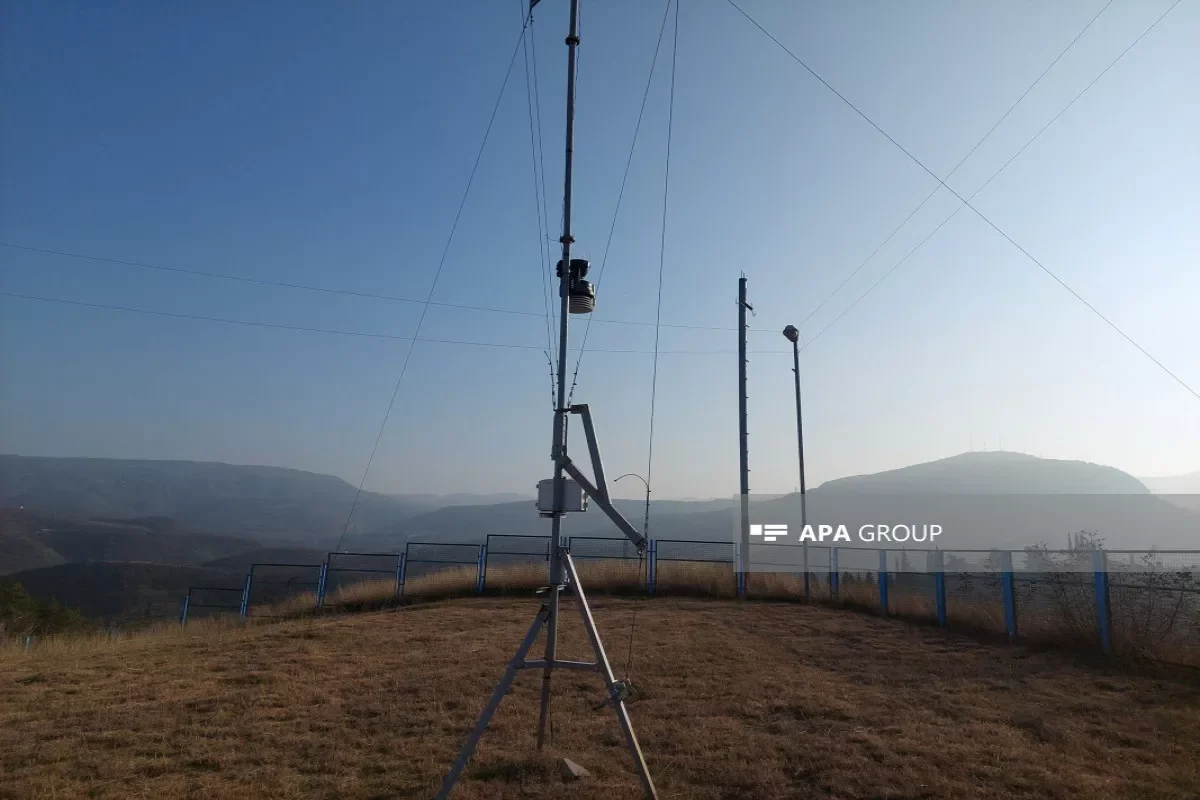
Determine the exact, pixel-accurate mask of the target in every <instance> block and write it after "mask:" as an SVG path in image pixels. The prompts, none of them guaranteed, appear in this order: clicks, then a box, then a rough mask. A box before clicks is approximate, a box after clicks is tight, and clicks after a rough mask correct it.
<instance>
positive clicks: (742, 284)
mask: <svg viewBox="0 0 1200 800" xmlns="http://www.w3.org/2000/svg"><path fill="white" fill-rule="evenodd" d="M749 307H750V304H749V303H747V302H746V278H745V276H742V277H741V278H738V469H739V472H740V476H741V484H740V486H739V488H738V492H739V495H740V497H739V498H738V499H739V501H740V511H741V523H742V524H741V547H740V548H739V555H740V559H739V562H738V594H739V595H744V594H745V592H746V572H747V570H748V568H749V562H750V446H749V435H750V434H749V433H748V432H747V430H746V309H747V308H749Z"/></svg>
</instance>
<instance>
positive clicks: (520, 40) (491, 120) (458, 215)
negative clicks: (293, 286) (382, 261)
mask: <svg viewBox="0 0 1200 800" xmlns="http://www.w3.org/2000/svg"><path fill="white" fill-rule="evenodd" d="M532 13H533V11H532V9H531V10H530V14H531V15H532ZM528 29H529V26H528V21H526V24H524V25H522V26H521V35H520V36H518V37H517V43H516V45H514V46H513V51H512V56H511V57H510V58H509V59H508V69H506V70H505V71H504V80H503V81H501V82H500V91H499V92H498V93H497V94H496V102H495V103H494V104H493V105H492V113H491V116H489V117H488V122H487V127H486V128H484V131H483V140H482V141H481V142H480V143H479V151H478V152H477V153H476V154H475V163H474V164H472V165H471V174H470V175H468V176H467V185H466V187H465V188H464V189H463V195H462V200H460V201H459V203H458V210H457V211H455V212H454V222H452V223H451V224H450V233H449V235H447V236H446V246H445V247H443V248H442V257H441V258H440V259H439V260H438V265H437V270H435V271H434V273H433V283H432V284H430V286H429V293H428V294H427V295H426V296H425V302H424V304H423V305H422V306H421V315H420V316H419V317H418V318H417V327H416V330H415V331H414V332H413V336H412V339H411V340H410V341H409V343H408V352H407V353H405V354H404V362H403V363H402V364H401V365H400V372H399V374H397V375H396V385H395V386H393V387H392V396H391V398H389V400H388V404H387V409H386V410H385V411H384V412H383V421H382V422H380V424H379V432H378V433H377V434H375V443H374V444H372V445H371V455H370V456H369V457H368V458H367V466H366V467H365V468H364V469H363V474H362V479H361V480H359V482H358V488H357V489H356V490H355V492H354V502H353V503H351V504H350V513H349V514H347V515H346V524H345V525H344V526H343V527H342V534H341V536H339V537H338V543H337V547H335V548H334V550H341V549H342V541H343V540H344V539H345V538H346V533H347V532H348V531H349V530H350V523H351V521H352V520H353V519H354V510H355V509H356V508H358V500H359V498H360V497H362V491H363V486H364V485H365V484H366V482H367V475H368V474H369V473H370V472H371V465H372V464H373V463H374V462H375V454H376V453H377V452H379V442H380V441H381V440H382V439H383V432H384V430H385V429H386V428H387V424H388V419H390V418H391V416H392V408H394V407H395V405H396V395H398V394H399V393H400V384H401V383H402V382H403V381H404V374H405V373H406V372H408V365H409V362H410V361H412V354H413V350H414V349H415V348H416V346H417V337H418V336H420V335H421V326H422V325H424V324H425V315H426V314H428V313H429V305H430V303H431V302H432V301H433V293H434V292H435V291H437V285H438V280H439V279H440V278H441V277H442V270H443V269H444V268H445V266H446V257H447V256H448V255H449V254H450V245H451V244H453V242H454V234H455V233H456V232H457V231H458V223H459V221H460V220H461V219H462V213H463V209H464V208H466V206H467V198H468V197H469V196H470V195H471V186H472V185H474V183H475V175H476V173H477V172H478V171H479V162H480V161H482V160H483V151H484V149H486V148H487V142H488V138H489V137H490V136H491V133H492V125H494V124H495V122H496V114H497V113H498V112H499V111H500V103H501V101H502V100H504V90H505V89H507V88H508V79H509V77H510V76H511V75H512V71H513V65H514V64H516V63H517V54H518V53H520V52H521V46H522V45H523V44H524V43H525V33H526V31H528Z"/></svg>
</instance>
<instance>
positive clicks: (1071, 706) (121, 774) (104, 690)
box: [0, 598, 1200, 800]
mask: <svg viewBox="0 0 1200 800" xmlns="http://www.w3.org/2000/svg"><path fill="white" fill-rule="evenodd" d="M594 603H595V605H596V612H597V619H598V622H599V625H600V627H601V630H602V632H603V634H604V635H605V637H606V644H607V647H608V650H609V654H610V657H611V658H612V660H613V662H614V666H615V667H616V669H617V671H618V673H623V672H624V665H625V660H626V646H627V642H628V635H629V624H630V617H631V613H632V611H633V609H634V608H635V607H637V608H638V609H639V611H638V619H637V627H636V632H637V633H636V639H635V645H636V646H635V649H634V662H633V670H632V678H633V682H634V684H635V686H636V687H637V688H638V696H637V697H636V699H635V701H634V702H633V703H632V704H631V707H630V710H631V714H632V716H633V720H634V724H635V726H636V727H637V730H638V734H639V736H640V737H641V740H642V744H643V747H644V749H645V751H646V756H647V760H648V762H649V764H650V768H651V771H652V773H653V775H654V777H655V780H656V782H657V784H658V787H659V790H660V793H661V795H662V796H663V797H675V798H712V799H713V800H717V799H718V798H744V797H754V798H784V797H804V798H862V799H864V800H865V799H866V798H892V799H893V800H896V799H898V798H1060V797H1061V798H1067V797H1078V798H1181V799H1182V798H1197V797H1200V738H1198V737H1197V736H1196V732H1197V730H1200V684H1198V683H1197V682H1194V681H1193V682H1190V683H1189V682H1188V681H1186V680H1183V679H1180V678H1178V677H1175V678H1170V679H1168V678H1154V677H1146V676H1136V675H1131V674H1128V673H1122V672H1120V671H1118V670H1117V669H1116V668H1109V667H1103V666H1097V665H1095V664H1090V663H1088V662H1087V661H1085V660H1081V659H1079V658H1076V657H1073V656H1071V655H1069V654H1063V653H1052V652H1034V651H1031V650H1027V649H1025V648H1023V647H1018V646H1012V647H1009V646H1000V645H992V644H986V643H981V642H980V641H979V640H977V639H972V638H968V637H964V636H960V635H955V634H953V633H948V632H945V631H939V630H936V629H933V628H927V627H920V626H914V625H909V624H906V623H903V622H898V621H895V620H882V619H876V618H872V617H869V616H865V615H859V614H853V613H847V612H844V611H836V610H831V609H825V608H817V607H805V606H798V605H793V604H774V603H738V602H730V601H723V600H689V599H656V600H654V601H653V602H652V603H651V602H643V601H638V600H625V599H614V598H598V599H597V600H595V601H594ZM570 605H571V604H570V602H569V601H568V611H569V610H570V608H569V606H570ZM535 611H536V605H535V604H534V602H533V601H531V600H528V599H460V600H452V601H447V602H440V603H429V604H419V605H413V606H407V607H403V608H399V609H394V610H389V611H382V612H373V613H363V614H356V615H346V616H333V617H327V618H323V619H305V620H291V621H285V622H279V623H275V624H260V625H251V626H248V627H246V628H230V629H224V630H222V629H215V630H205V629H204V627H203V626H194V627H193V626H189V628H188V629H186V630H184V631H175V632H168V633H162V634H157V635H148V636H144V637H140V638H135V639H131V640H127V641H117V642H106V641H98V642H97V641H93V642H84V643H77V644H74V645H72V644H69V643H66V644H63V645H61V646H58V647H55V646H51V645H47V646H46V647H44V648H42V649H41V650H35V651H34V652H31V653H28V654H25V653H20V652H15V651H9V652H5V653H3V654H0V798H77V797H95V798H160V797H161V798H193V797H194V798H204V799H205V800H223V799H225V798H230V799H232V798H239V799H240V798H254V800H268V798H297V799H298V798H305V799H306V800H308V799H311V798H329V800H333V798H339V799H341V798H359V799H361V800H368V798H371V799H376V798H393V797H395V798H407V797H432V795H433V793H434V792H435V791H436V788H437V786H438V783H439V781H440V778H441V776H442V774H443V772H444V770H445V769H446V768H447V767H448V766H449V765H450V763H451V761H452V760H453V758H454V755H455V753H456V752H457V749H458V747H459V745H460V744H461V742H462V740H463V739H464V738H465V736H466V733H467V731H468V730H469V728H470V726H471V724H472V723H473V721H474V719H475V716H476V715H477V713H478V712H479V710H480V709H481V708H482V706H483V703H484V701H485V700H486V698H487V696H488V694H489V693H490V691H491V689H492V687H493V685H494V683H495V681H496V679H497V678H498V677H499V675H500V672H501V670H502V668H503V665H504V663H505V661H506V660H507V659H508V658H509V657H510V656H511V654H512V651H513V650H514V649H515V648H516V645H517V643H518V641H519V639H520V637H521V635H522V634H523V633H524V631H525V630H526V629H527V627H528V625H529V623H530V622H531V621H532V618H533V614H534V613H535ZM564 619H566V620H567V622H566V624H565V626H564V628H565V630H564V631H563V637H564V640H565V644H564V646H563V648H562V650H561V652H560V656H561V657H566V658H569V657H572V656H574V657H586V656H588V651H587V649H586V647H585V642H584V638H583V634H582V631H581V629H580V627H579V625H578V622H577V616H575V615H572V616H570V617H565V618H564ZM539 679H540V675H538V674H532V673H526V674H523V675H522V676H521V677H520V678H519V679H518V682H517V685H516V686H515V687H514V689H513V690H512V692H511V693H510V696H509V697H508V698H507V699H506V700H505V702H504V704H503V705H502V706H501V708H500V711H499V713H498V714H497V716H496V718H495V720H494V722H493V725H492V729H491V730H490V731H489V733H488V734H487V735H486V736H485V738H484V740H483V743H482V745H481V747H480V749H479V752H478V754H477V756H476V758H475V759H474V760H473V761H472V763H471V765H470V767H469V768H468V779H467V780H465V781H464V782H463V783H461V784H460V786H459V789H458V791H457V792H456V794H455V796H456V797H461V798H535V799H536V798H557V797H565V796H571V797H579V798H604V800H618V799H619V798H635V797H639V796H640V794H639V792H638V788H637V782H636V779H635V777H634V775H633V773H632V768H631V764H630V762H629V760H628V758H627V756H626V754H625V751H624V749H623V747H622V744H621V739H620V738H619V732H618V730H617V727H616V724H615V721H614V719H613V716H612V712H611V710H609V709H608V708H607V707H605V708H603V709H601V710H599V711H596V710H594V709H593V706H595V705H596V704H598V703H599V702H600V701H601V700H602V699H603V692H602V688H601V684H600V682H599V678H598V677H597V676H594V675H589V674H586V673H558V674H557V676H556V681H555V687H556V692H557V694H556V703H555V707H554V742H553V747H552V749H551V750H550V751H549V754H547V755H541V756H539V755H538V754H537V753H536V752H535V750H534V733H535V726H536V719H537V699H536V692H537V688H538V683H539ZM558 755H567V756H569V757H571V758H572V759H574V760H576V761H578V762H580V763H582V764H583V765H584V766H586V767H587V768H588V769H590V770H591V771H592V773H593V777H592V778H590V779H586V780H585V782H583V783H580V784H576V785H574V786H572V787H570V788H568V787H566V786H565V785H564V784H563V783H562V781H561V779H560V778H559V777H558V775H557V772H556V770H555V768H554V761H553V756H558Z"/></svg>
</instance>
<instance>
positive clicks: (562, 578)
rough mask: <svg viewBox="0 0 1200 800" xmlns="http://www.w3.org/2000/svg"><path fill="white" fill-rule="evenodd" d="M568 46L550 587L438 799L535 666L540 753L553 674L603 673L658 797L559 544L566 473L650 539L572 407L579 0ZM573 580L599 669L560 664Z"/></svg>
mask: <svg viewBox="0 0 1200 800" xmlns="http://www.w3.org/2000/svg"><path fill="white" fill-rule="evenodd" d="M538 2H539V0H532V2H531V3H530V10H531V11H532V9H533V6H535V5H537V3H538ZM566 43H567V127H566V164H565V171H564V180H563V232H562V237H561V238H560V239H559V241H560V242H561V243H562V260H561V261H559V262H558V295H559V316H558V319H559V327H558V381H557V385H556V387H555V390H556V400H555V408H554V429H553V435H552V438H551V449H550V457H551V459H552V460H553V461H554V478H553V498H552V501H551V503H550V507H549V508H545V507H543V506H542V505H541V503H540V502H539V510H541V511H542V512H543V515H545V516H549V517H550V518H551V530H550V537H551V542H550V585H549V587H547V590H546V591H547V595H548V596H547V598H546V601H545V603H544V605H543V606H542V610H541V611H539V612H538V616H537V619H535V620H534V623H533V625H532V627H530V629H529V632H528V633H527V634H526V636H525V639H524V641H523V642H522V643H521V647H520V648H519V649H518V650H517V654H516V655H515V656H513V659H512V661H510V662H509V665H508V668H507V669H506V670H505V671H504V675H503V677H502V678H501V679H500V683H499V684H498V685H497V686H496V690H495V691H494V692H493V694H492V698H491V700H489V701H488V704H487V706H486V707H485V708H484V710H483V713H482V714H481V715H480V717H479V720H478V721H477V722H476V723H475V728H474V730H473V731H472V732H471V735H470V736H469V737H468V738H467V741H466V743H465V744H464V745H463V749H462V752H460V753H459V756H458V759H457V760H456V761H455V762H454V766H453V767H451V769H450V773H449V774H448V775H446V779H445V780H444V781H443V782H442V788H441V791H439V792H438V795H437V797H438V798H439V800H440V799H441V798H445V797H447V796H448V795H449V794H450V791H451V790H452V789H453V788H454V784H455V783H456V782H457V781H458V778H459V775H461V774H462V771H463V769H464V768H465V767H466V765H467V761H468V760H469V759H470V758H471V754H472V752H474V750H475V745H476V744H477V743H478V742H479V739H480V737H481V736H482V735H483V732H484V731H485V730H486V729H487V725H488V722H489V720H490V719H491V717H492V714H493V713H495V711H496V708H497V707H498V706H499V705H500V701H501V700H502V699H503V698H504V694H505V692H506V691H507V690H508V687H509V685H510V684H511V683H512V681H513V679H514V678H515V677H516V673H517V670H519V669H534V668H536V669H541V670H542V692H541V705H540V709H539V712H538V736H537V742H538V749H541V748H542V746H543V745H544V743H545V738H546V726H547V721H548V719H549V716H550V700H551V692H550V690H551V676H552V674H553V671H554V670H555V669H576V670H579V669H582V670H596V671H599V672H600V673H601V674H602V675H603V677H604V680H605V683H606V684H607V687H608V693H609V699H610V701H611V702H612V704H613V708H614V710H615V711H616V712H617V719H618V721H619V723H620V725H621V729H622V731H623V732H624V734H625V740H626V743H627V745H628V746H629V749H630V752H631V753H632V755H633V758H634V763H635V765H636V767H637V770H638V777H639V778H640V780H641V782H642V788H643V789H644V790H645V792H646V796H647V797H649V798H657V797H658V795H657V793H656V792H655V789H654V783H653V781H651V780H650V773H649V771H648V770H647V768H646V762H645V759H644V758H643V757H642V752H641V748H640V747H639V746H638V742H637V737H636V736H635V735H634V733H633V726H632V724H631V723H630V721H629V713H628V712H627V711H626V710H625V702H624V697H625V693H626V687H625V684H624V683H623V682H621V681H617V680H616V679H615V678H614V677H613V674H612V668H611V667H610V666H609V664H608V657H607V656H606V655H605V653H604V647H603V645H602V644H601V643H600V633H599V631H597V630H596V625H595V622H594V621H593V619H592V615H591V610H590V609H589V608H588V606H587V599H586V597H585V596H584V594H583V587H582V586H580V584H579V575H578V573H576V571H575V565H574V564H573V563H572V562H571V557H570V555H569V554H568V553H567V551H566V549H565V548H564V547H562V544H561V542H562V537H561V533H562V516H563V514H564V513H566V511H567V510H568V508H567V503H566V499H567V479H566V477H565V475H564V473H566V475H570V476H571V478H572V479H573V481H574V483H573V484H572V487H571V488H572V500H575V499H576V495H577V494H578V492H579V490H582V492H584V493H586V494H587V496H588V497H590V498H591V499H592V500H594V501H595V503H596V504H597V505H598V506H600V508H601V510H603V511H604V513H605V514H606V515H608V517H609V518H610V519H611V520H612V521H613V522H614V523H615V524H616V526H617V527H618V528H619V529H620V530H621V532H622V533H624V534H625V535H626V536H627V537H628V538H629V539H630V540H631V541H633V542H634V544H635V545H636V546H637V548H638V552H639V553H641V552H644V551H645V548H646V539H645V537H644V536H643V535H642V534H641V533H639V532H638V531H636V530H635V529H634V528H633V526H632V525H630V524H629V523H628V522H627V521H626V520H625V518H624V517H623V516H621V514H620V512H618V511H617V510H616V508H614V507H613V505H612V502H611V500H610V499H609V494H608V483H607V482H606V481H605V479H604V467H603V465H602V463H601V460H600V451H599V448H598V446H597V444H596V435H595V429H594V428H593V427H592V418H591V412H590V411H589V409H588V406H587V405H586V404H578V405H573V406H569V407H568V406H567V394H566V385H567V381H566V378H567V319H568V317H569V316H570V314H587V313H590V312H591V311H592V309H593V308H594V307H595V301H596V295H595V290H594V288H593V287H592V284H591V283H589V282H588V281H586V280H584V278H585V277H586V276H587V270H588V262H587V261H584V260H582V259H572V258H571V244H572V243H573V242H574V241H575V240H574V238H573V237H572V236H571V177H572V161H573V156H574V142H575V70H576V64H577V59H578V54H577V50H578V47H579V0H571V19H570V31H569V33H568V35H567V40H566ZM568 414H579V415H581V416H582V417H583V427H584V435H585V436H586V438H587V444H588V450H589V451H590V455H591V461H592V471H593V477H594V480H595V483H594V484H593V483H592V482H591V481H589V480H588V479H587V477H586V476H584V474H583V473H582V472H580V471H579V468H578V467H576V466H575V464H574V463H572V461H571V459H570V458H569V457H568V456H567V415H568ZM539 495H540V489H539ZM539 500H540V498H539ZM579 501H580V502H579V504H578V505H575V504H574V503H573V504H572V507H571V508H572V510H576V511H583V510H584V508H585V506H584V504H583V503H582V497H579ZM564 564H565V569H564ZM568 581H569V585H571V586H573V587H574V589H575V593H576V597H577V600H578V603H579V606H580V611H581V612H582V614H583V622H584V628H585V629H586V630H587V634H588V638H589V640H590V641H591V643H592V648H593V649H594V650H595V654H596V661H595V662H594V663H593V662H581V661H564V660H560V659H559V658H558V612H559V599H560V594H561V592H562V590H563V588H564V587H565V585H567V582H568ZM543 625H544V626H545V627H546V651H545V657H544V658H543V659H542V660H540V661H529V660H527V659H526V657H525V656H526V655H527V653H528V651H529V649H530V648H531V647H532V646H533V642H534V640H536V639H537V636H538V632H539V631H540V630H541V628H542V626H543Z"/></svg>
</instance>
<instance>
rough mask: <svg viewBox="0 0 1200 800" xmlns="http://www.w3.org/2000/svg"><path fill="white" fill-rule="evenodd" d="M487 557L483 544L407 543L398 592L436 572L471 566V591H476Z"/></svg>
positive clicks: (402, 591)
mask: <svg viewBox="0 0 1200 800" xmlns="http://www.w3.org/2000/svg"><path fill="white" fill-rule="evenodd" d="M486 554H487V549H486V545H483V544H454V543H451V542H409V543H408V544H406V545H405V546H404V570H403V574H402V578H403V580H402V581H401V584H400V593H401V594H404V592H405V588H406V587H407V586H408V584H409V583H411V582H412V581H413V580H414V579H420V578H429V577H432V576H433V575H436V574H437V573H439V572H445V571H450V570H462V569H463V568H464V567H467V566H471V565H474V566H475V588H476V591H478V590H479V589H480V582H481V581H482V579H483V572H484V558H485V556H486Z"/></svg>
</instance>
